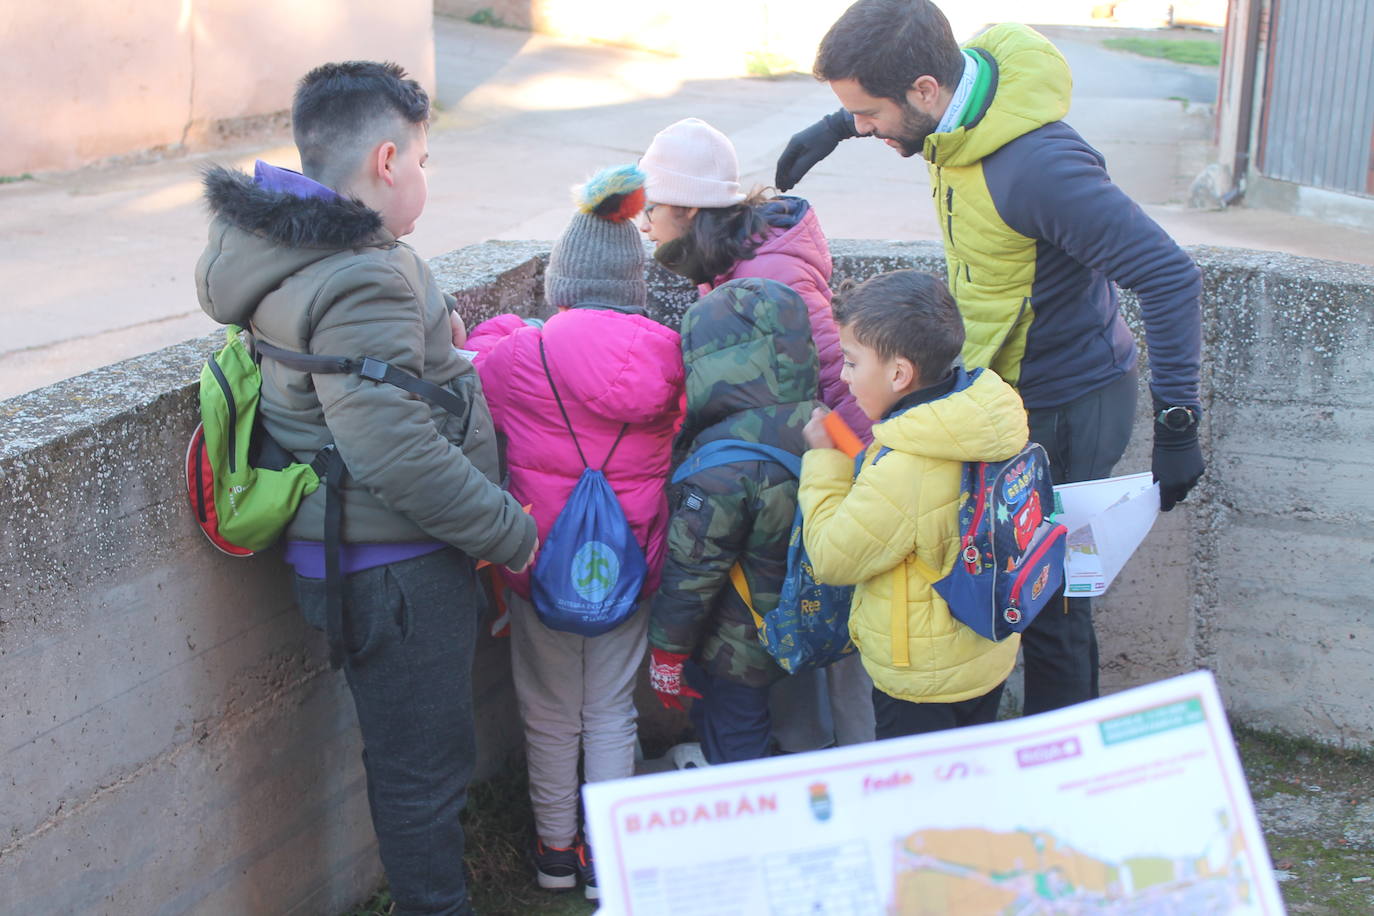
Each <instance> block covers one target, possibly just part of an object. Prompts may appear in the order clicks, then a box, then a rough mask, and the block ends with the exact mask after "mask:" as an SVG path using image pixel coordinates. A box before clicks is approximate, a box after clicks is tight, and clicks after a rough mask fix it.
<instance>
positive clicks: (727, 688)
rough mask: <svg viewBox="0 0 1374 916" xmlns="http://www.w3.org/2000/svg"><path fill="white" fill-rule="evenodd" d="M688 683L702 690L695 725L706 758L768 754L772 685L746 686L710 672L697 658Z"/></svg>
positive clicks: (715, 760)
mask: <svg viewBox="0 0 1374 916" xmlns="http://www.w3.org/2000/svg"><path fill="white" fill-rule="evenodd" d="M686 674H687V683H688V684H689V685H691V686H692V687H693V688H694V689H695V690H696V691H697V692H698V693H700V694H701V699H700V700H693V701H692V711H691V716H692V725H693V727H694V728H695V729H696V732H697V739H698V740H699V741H701V752H702V754H703V755H705V757H706V762H707V763H711V764H717V763H735V762H736V761H739V760H757V759H758V758H760V757H767V756H768V739H769V738H770V737H772V720H771V719H770V718H769V715H768V688H767V687H746V686H745V685H743V684H737V683H735V682H734V681H729V680H726V679H725V678H721V677H715V676H713V675H710V674H707V673H706V672H705V671H704V670H703V669H702V668H701V667H699V666H698V665H697V664H696V663H695V662H688V663H687V669H686Z"/></svg>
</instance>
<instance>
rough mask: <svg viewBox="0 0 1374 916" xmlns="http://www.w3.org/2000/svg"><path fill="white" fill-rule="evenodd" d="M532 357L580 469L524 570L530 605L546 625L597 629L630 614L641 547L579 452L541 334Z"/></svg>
mask: <svg viewBox="0 0 1374 916" xmlns="http://www.w3.org/2000/svg"><path fill="white" fill-rule="evenodd" d="M539 359H540V361H541V362H542V363H543V364H544V375H545V377H546V378H548V380H549V388H551V389H552V390H553V397H554V400H555V401H557V402H558V411H559V413H561V414H562V415H563V423H564V424H565V425H566V426H567V427H568V435H570V436H572V440H573V445H574V446H576V448H577V455H578V457H579V458H581V459H582V476H581V477H580V478H579V479H578V481H577V485H576V486H574V487H573V491H572V493H571V494H569V496H568V502H567V504H565V505H564V506H563V509H562V511H560V512H559V513H558V518H556V519H554V522H553V527H552V528H551V529H549V534H548V537H546V538H545V539H544V544H543V546H542V547H540V549H539V558H538V559H537V560H536V561H535V564H534V571H533V573H531V575H530V588H531V591H532V593H533V598H534V610H535V613H536V614H538V615H539V619H540V620H541V621H543V623H544V625H545V626H546V627H548V628H549V629H551V630H561V631H563V632H565V633H576V634H577V635H578V636H600V635H601V634H602V633H607V632H609V631H611V630H613V629H615V628H616V627H618V626H620V624H622V623H624V622H625V621H626V620H627V619H629V617H630V616H631V615H632V614H634V612H635V607H636V605H637V604H638V602H639V593H640V591H641V590H642V589H643V588H644V578H645V576H646V575H647V574H648V565H647V564H646V563H645V562H644V549H643V548H642V547H640V546H639V541H638V540H636V539H635V534H634V531H633V530H632V529H631V528H630V523H629V522H628V521H626V519H625V510H624V509H622V508H621V507H620V500H619V499H617V498H616V495H615V491H614V490H613V489H611V485H610V483H609V482H608V481H607V480H606V475H605V474H604V473H602V471H601V470H599V469H597V468H593V467H590V466H589V465H588V464H587V456H586V455H584V454H583V453H582V445H581V443H579V442H578V441H577V433H575V432H574V431H573V428H572V423H571V422H570V421H569V420H568V412H567V410H565V409H564V407H563V399H562V398H561V397H559V395H558V388H557V387H556V386H555V385H554V383H553V375H552V374H550V372H549V362H548V359H547V358H546V357H545V356H544V342H543V341H542V340H541V341H540V342H539ZM629 426H630V424H628V423H626V424H625V425H624V426H622V427H620V434H619V435H618V436H616V437H615V442H614V443H613V444H612V445H611V450H610V451H609V452H608V453H607V454H606V460H605V461H603V462H601V467H602V468H604V467H606V466H607V465H608V464H610V461H611V456H612V455H614V454H615V450H616V447H617V446H619V445H620V440H621V439H623V438H624V437H625V430H626V429H628V428H629Z"/></svg>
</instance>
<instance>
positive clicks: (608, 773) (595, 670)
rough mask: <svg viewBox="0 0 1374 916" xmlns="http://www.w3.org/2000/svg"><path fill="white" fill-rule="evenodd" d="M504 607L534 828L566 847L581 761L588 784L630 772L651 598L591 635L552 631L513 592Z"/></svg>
mask: <svg viewBox="0 0 1374 916" xmlns="http://www.w3.org/2000/svg"><path fill="white" fill-rule="evenodd" d="M506 607H507V608H508V609H509V610H510V618H511V620H510V631H511V632H510V636H511V640H510V649H511V670H512V674H513V676H514V678H515V696H516V698H517V700H519V703H520V717H521V719H522V720H523V721H524V724H525V756H526V759H527V761H528V763H529V770H530V803H531V806H532V807H533V808H534V826H535V830H536V831H538V833H539V838H540V839H541V840H543V841H544V845H546V846H558V847H567V846H570V845H572V842H573V840H574V839H575V838H576V837H577V832H578V816H577V801H578V788H579V787H580V782H579V780H578V777H577V764H578V759H579V758H581V760H582V771H583V774H584V775H585V777H586V780H587V782H601V781H602V780H606V779H622V778H624V777H628V776H633V775H634V771H635V725H636V720H637V715H636V712H635V703H634V686H635V677H636V675H637V674H638V673H639V668H640V665H642V664H643V662H644V653H645V652H646V651H647V648H648V633H649V603H648V602H647V601H645V602H642V603H641V604H640V606H639V610H638V611H636V612H635V614H634V616H633V617H631V618H630V619H629V620H627V621H625V622H624V623H622V624H621V625H620V626H618V627H616V628H615V629H614V630H612V631H611V632H609V633H605V634H603V635H601V636H595V637H591V638H588V637H584V636H577V635H575V634H573V633H561V632H559V631H557V630H550V629H549V628H548V627H546V626H544V624H542V623H541V622H540V621H539V617H538V616H537V615H536V614H535V611H534V606H533V605H532V604H530V602H529V601H528V599H525V598H522V597H520V596H519V595H517V594H515V593H514V592H507V593H506Z"/></svg>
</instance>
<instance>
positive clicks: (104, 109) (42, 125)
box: [0, 0, 434, 175]
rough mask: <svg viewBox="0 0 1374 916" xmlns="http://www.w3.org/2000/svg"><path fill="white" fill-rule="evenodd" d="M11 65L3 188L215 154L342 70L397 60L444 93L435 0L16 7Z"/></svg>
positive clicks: (1, 66) (11, 7) (5, 74)
mask: <svg viewBox="0 0 1374 916" xmlns="http://www.w3.org/2000/svg"><path fill="white" fill-rule="evenodd" d="M0 52H3V53H0V85H3V86H4V87H5V88H6V91H5V92H3V93H0V137H2V138H4V141H5V142H3V143H0V175H13V174H18V173H22V172H32V171H40V170H46V169H69V168H76V167H78V166H82V165H85V164H87V163H90V162H94V161H97V160H100V159H103V158H105V157H108V156H117V155H123V154H128V153H136V152H139V151H142V150H147V149H153V148H157V147H164V146H176V145H178V144H186V145H188V146H191V147H195V146H197V145H201V144H204V143H205V142H207V140H208V138H209V137H210V136H211V135H212V134H213V130H214V127H215V125H216V124H217V123H219V122H223V121H229V120H234V119H240V118H253V117H257V116H261V115H268V114H272V113H274V112H279V111H282V110H284V109H287V108H289V107H290V104H291V92H292V88H293V86H294V83H295V81H296V80H297V79H298V78H299V77H300V76H301V75H302V74H303V73H304V72H305V71H306V70H308V69H309V68H310V67H313V66H315V65H316V64H319V63H323V62H325V61H328V60H341V59H348V58H370V59H383V60H394V61H396V62H398V63H400V64H401V65H402V66H404V67H405V68H406V69H407V70H409V71H410V72H411V74H412V75H413V76H415V77H416V78H417V79H419V80H420V82H421V83H422V84H423V85H425V86H426V87H427V88H428V89H430V90H431V91H433V88H434V25H433V0H388V2H387V3H377V2H375V0H369V2H363V0H281V2H278V3H275V4H267V3H257V4H248V3H243V2H240V0H62V2H60V3H42V2H36V0H15V2H10V3H3V4H0Z"/></svg>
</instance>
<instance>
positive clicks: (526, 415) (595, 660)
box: [467, 166, 683, 899]
mask: <svg viewBox="0 0 1374 916" xmlns="http://www.w3.org/2000/svg"><path fill="white" fill-rule="evenodd" d="M643 180H644V176H643V174H642V173H641V172H640V171H639V170H638V169H637V168H635V167H634V166H624V167H621V168H617V169H607V170H604V171H602V172H600V173H598V174H597V175H596V176H594V177H593V178H592V179H591V181H589V182H588V183H587V184H586V185H584V186H583V187H582V188H580V189H579V201H578V204H579V207H578V209H579V212H578V213H577V214H576V215H574V216H573V219H572V222H571V223H570V224H569V226H568V228H567V229H566V230H565V231H564V233H563V235H562V237H561V238H560V239H559V240H558V241H557V243H555V245H554V247H553V252H552V254H551V255H550V258H549V264H548V268H547V270H546V271H545V274H544V293H545V298H546V299H547V300H548V303H549V305H552V306H554V307H556V308H557V309H558V312H557V314H555V315H554V316H553V317H552V318H550V319H548V321H547V322H545V323H544V324H543V326H542V327H536V326H532V325H531V324H529V323H526V322H525V321H524V320H523V319H521V318H519V317H518V316H516V315H501V316H499V317H497V318H493V319H491V320H490V321H486V322H483V323H482V324H480V325H478V326H477V327H476V328H474V329H473V331H472V334H471V335H470V336H469V337H468V340H467V347H468V348H469V349H472V350H476V351H478V355H477V357H476V358H475V359H474V360H473V362H474V363H475V364H476V366H477V371H478V373H479V374H480V376H481V378H482V387H483V390H484V391H485V393H486V397H487V403H488V404H489V405H490V407H491V413H492V417H493V418H494V419H495V421H496V428H497V431H498V432H500V433H502V434H504V435H505V437H506V439H507V446H506V460H507V463H508V465H509V467H510V492H511V494H512V495H513V496H514V497H515V498H516V499H517V500H518V501H519V502H520V503H521V504H522V505H526V504H527V505H530V506H531V511H532V512H533V514H534V519H535V522H536V523H537V525H538V530H539V537H540V540H541V543H542V542H543V540H544V539H545V538H547V536H548V533H549V529H550V528H551V527H552V526H553V523H554V520H555V519H556V518H557V517H558V514H559V512H560V511H561V510H562V509H563V506H564V504H565V503H566V502H567V500H568V496H569V494H570V493H571V492H572V490H573V487H574V486H575V485H576V483H577V481H578V478H579V477H580V476H581V474H582V469H583V464H582V459H581V458H580V457H579V455H578V448H577V444H580V445H581V450H582V453H583V454H585V455H586V460H587V461H588V462H589V463H590V466H591V467H594V468H602V470H603V471H604V472H605V475H606V479H607V480H608V481H609V482H610V485H611V488H612V489H613V490H614V491H615V494H616V497H617V498H618V499H619V501H620V505H621V508H622V509H623V510H624V511H625V517H626V520H627V521H628V522H629V524H630V527H631V529H632V530H633V531H634V534H635V537H636V539H637V540H638V541H639V545H640V547H642V548H643V549H644V557H645V560H646V562H647V564H648V575H647V576H646V579H645V583H644V588H643V591H642V592H641V597H642V598H643V597H648V596H649V595H650V594H652V593H653V592H654V591H655V590H656V589H657V588H658V582H659V576H660V573H661V569H662V566H663V554H664V537H665V534H666V526H667V521H668V506H667V502H666V498H665V495H664V494H665V482H666V480H667V477H668V470H669V454H670V451H671V446H672V439H673V434H674V432H675V431H676V429H677V426H678V424H679V422H680V419H681V405H682V395H683V369H682V352H681V344H680V342H679V338H678V335H677V332H676V331H673V330H671V329H669V328H667V327H664V326H663V325H661V324H659V323H658V322H656V321H653V320H651V319H650V318H648V317H646V316H645V314H644V308H645V300H646V297H647V285H646V283H645V279H644V268H645V262H644V249H643V246H642V244H641V242H640V240H639V233H638V232H636V231H635V227H634V224H633V219H634V217H635V216H636V215H637V214H638V213H639V211H640V209H641V208H642V207H643V205H644V192H643ZM541 344H542V345H543V349H544V353H545V356H546V358H547V361H548V368H549V374H550V375H551V376H552V378H553V381H554V384H555V385H556V386H557V390H558V394H559V396H560V397H561V398H562V402H563V407H564V408H565V409H566V410H567V413H568V421H569V423H570V424H571V425H572V428H573V430H574V431H575V432H576V435H577V444H574V441H573V438H572V437H571V436H570V435H569V434H568V428H567V425H565V423H564V420H563V415H562V413H561V412H560V411H559V407H558V403H557V401H556V400H555V399H554V392H553V389H552V388H551V387H550V385H549V381H548V378H547V377H546V376H545V374H544V366H543V363H542V362H541V360H540V345H541ZM627 424H628V425H627ZM622 428H624V435H623V437H621V438H620V440H619V443H618V444H616V441H617V436H618V435H619V434H620V433H621V430H622ZM613 446H614V452H613V453H612V448H613ZM608 454H611V458H610V461H609V462H608V463H606V464H604V465H603V463H602V462H603V461H604V460H605V458H606V456H607V455H608ZM535 562H536V564H537V563H538V562H539V561H538V560H536V561H535ZM506 579H507V582H508V583H509V586H510V593H509V594H508V600H507V605H508V608H509V610H510V614H511V664H512V668H513V674H514V678H515V690H516V696H517V699H518V700H519V704H520V713H521V716H522V718H523V720H524V724H525V741H526V752H527V758H528V763H529V776H530V800H531V802H532V803H533V807H534V821H535V828H536V834H537V835H536V838H535V848H534V863H535V875H536V879H537V880H538V882H539V884H540V886H542V887H549V888H566V887H574V886H575V885H576V884H577V881H578V879H579V877H580V878H581V879H582V882H583V885H584V888H585V891H586V895H587V897H588V898H591V899H595V898H596V895H597V894H596V877H595V871H594V869H593V865H592V857H591V852H590V850H589V849H588V848H587V847H586V844H585V842H583V841H581V840H579V831H578V826H579V825H578V788H579V783H578V775H577V770H578V760H579V749H580V756H581V758H582V764H583V772H584V774H585V776H586V779H587V781H588V782H596V781H599V780H605V779H619V778H623V777H627V776H631V775H633V774H634V753H635V751H634V749H635V723H636V715H635V706H634V699H633V692H634V679H635V675H636V673H637V672H638V670H639V668H640V665H641V663H642V662H643V660H644V653H645V650H646V645H647V636H646V633H647V627H648V622H649V621H648V614H647V612H646V608H645V607H644V606H641V607H640V609H639V610H638V611H637V612H636V613H635V615H634V616H633V617H631V618H630V619H629V620H627V621H626V622H625V623H623V624H621V625H620V626H619V627H617V628H616V629H614V630H612V631H611V632H609V633H606V634H604V635H601V636H597V637H593V638H585V637H581V636H576V635H573V634H571V633H563V632H558V631H554V630H551V629H549V628H548V627H546V626H544V624H543V623H541V622H540V620H539V618H538V616H536V614H535V610H534V606H533V604H531V599H530V582H529V576H528V574H526V575H520V576H516V575H507V576H506Z"/></svg>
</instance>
